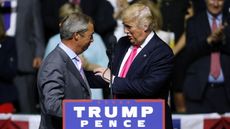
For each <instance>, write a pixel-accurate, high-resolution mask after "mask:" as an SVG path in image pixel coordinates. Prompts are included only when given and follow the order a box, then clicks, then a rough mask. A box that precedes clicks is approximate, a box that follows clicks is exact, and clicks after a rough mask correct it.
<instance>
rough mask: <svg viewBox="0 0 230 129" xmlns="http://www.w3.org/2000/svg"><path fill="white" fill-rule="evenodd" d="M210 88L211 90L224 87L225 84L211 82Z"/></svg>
mask: <svg viewBox="0 0 230 129" xmlns="http://www.w3.org/2000/svg"><path fill="white" fill-rule="evenodd" d="M207 86H208V87H211V88H218V87H223V86H224V83H213V82H209V83H208V84H207Z"/></svg>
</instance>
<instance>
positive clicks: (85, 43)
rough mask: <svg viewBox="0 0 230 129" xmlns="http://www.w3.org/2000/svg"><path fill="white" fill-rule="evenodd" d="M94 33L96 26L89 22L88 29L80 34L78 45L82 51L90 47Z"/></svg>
mask: <svg viewBox="0 0 230 129" xmlns="http://www.w3.org/2000/svg"><path fill="white" fill-rule="evenodd" d="M93 33H94V26H93V24H92V23H89V24H88V29H87V31H86V32H84V33H82V34H80V37H79V42H78V47H79V48H80V49H81V53H82V52H83V51H85V50H86V49H87V48H88V47H89V45H90V43H91V42H93Z"/></svg>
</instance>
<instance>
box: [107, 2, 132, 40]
mask: <svg viewBox="0 0 230 129" xmlns="http://www.w3.org/2000/svg"><path fill="white" fill-rule="evenodd" d="M110 1H113V0H110ZM115 4H116V6H115V8H114V13H113V17H114V19H116V21H117V27H116V29H115V31H114V35H115V36H116V38H117V39H118V40H119V39H120V38H121V37H123V36H125V35H126V34H125V32H124V26H123V24H122V20H121V13H122V12H123V11H124V9H125V8H127V7H128V6H129V3H128V1H127V0H116V2H115Z"/></svg>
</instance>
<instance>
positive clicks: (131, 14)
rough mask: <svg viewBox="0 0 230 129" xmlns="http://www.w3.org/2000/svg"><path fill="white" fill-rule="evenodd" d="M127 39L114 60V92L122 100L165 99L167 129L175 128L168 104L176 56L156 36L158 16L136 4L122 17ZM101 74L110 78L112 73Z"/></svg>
mask: <svg viewBox="0 0 230 129" xmlns="http://www.w3.org/2000/svg"><path fill="white" fill-rule="evenodd" d="M122 20H123V24H124V27H125V33H126V34H127V36H126V37H123V38H121V39H120V40H119V42H118V44H117V45H116V48H115V52H114V59H113V60H112V64H113V65H112V66H113V67H112V75H113V76H112V86H111V87H112V92H113V94H114V97H115V98H118V99H164V100H165V103H166V129H171V128H172V123H171V114H170V110H169V107H168V105H167V99H168V92H169V81H170V75H171V72H172V67H173V53H172V51H171V49H170V48H169V46H168V45H167V44H166V43H164V42H163V41H162V40H161V39H160V38H159V37H158V36H157V35H156V33H154V31H153V30H154V25H155V22H154V16H152V14H151V12H150V10H149V8H148V7H147V6H145V5H143V4H132V5H131V6H129V7H128V8H127V9H126V10H125V11H124V12H123V14H122ZM95 72H96V74H97V75H100V76H102V78H104V79H105V80H109V79H110V70H106V69H104V68H99V69H96V70H95Z"/></svg>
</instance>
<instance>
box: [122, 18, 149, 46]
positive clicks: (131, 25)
mask: <svg viewBox="0 0 230 129" xmlns="http://www.w3.org/2000/svg"><path fill="white" fill-rule="evenodd" d="M123 24H124V32H125V33H126V34H127V36H128V38H129V40H130V42H131V43H132V44H133V45H141V44H142V43H143V42H144V40H145V38H146V33H145V30H144V29H142V28H140V27H138V26H137V22H136V20H131V19H124V20H123Z"/></svg>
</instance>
